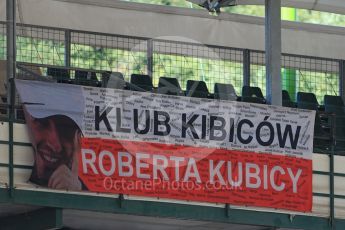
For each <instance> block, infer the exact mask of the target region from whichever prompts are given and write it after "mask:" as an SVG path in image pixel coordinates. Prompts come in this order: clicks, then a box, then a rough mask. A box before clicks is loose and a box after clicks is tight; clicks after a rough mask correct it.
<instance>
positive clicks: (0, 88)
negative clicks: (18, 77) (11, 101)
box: [0, 60, 7, 103]
mask: <svg viewBox="0 0 345 230" xmlns="http://www.w3.org/2000/svg"><path fill="white" fill-rule="evenodd" d="M6 70H7V62H6V61H3V60H0V100H2V101H3V102H4V103H5V102H6V101H5V100H6V99H7V90H6V82H7V71H6Z"/></svg>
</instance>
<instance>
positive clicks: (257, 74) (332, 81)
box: [250, 51, 340, 104]
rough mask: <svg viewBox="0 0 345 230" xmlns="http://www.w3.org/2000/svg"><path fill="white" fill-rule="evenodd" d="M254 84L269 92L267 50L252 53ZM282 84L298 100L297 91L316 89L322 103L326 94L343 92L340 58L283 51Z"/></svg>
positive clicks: (251, 67) (318, 98) (251, 70)
mask: <svg viewBox="0 0 345 230" xmlns="http://www.w3.org/2000/svg"><path fill="white" fill-rule="evenodd" d="M250 55H251V56H250V60H251V65H250V73H251V80H250V82H251V86H257V87H260V88H261V90H262V92H263V94H264V95H265V94H266V67H265V53H264V52H259V51H252V52H251V54H250ZM281 73H282V88H283V89H284V90H287V91H288V92H289V95H290V97H291V99H292V100H293V101H296V96H297V92H308V93H314V94H315V95H316V98H317V100H318V102H319V103H320V104H323V100H324V99H323V98H324V95H339V84H340V82H339V62H338V61H337V60H330V59H323V58H313V57H302V56H297V55H288V54H284V55H282V71H281Z"/></svg>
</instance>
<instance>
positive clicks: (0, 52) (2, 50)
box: [0, 23, 6, 60]
mask: <svg viewBox="0 0 345 230" xmlns="http://www.w3.org/2000/svg"><path fill="white" fill-rule="evenodd" d="M5 59H6V24H5V23H0V60H5Z"/></svg>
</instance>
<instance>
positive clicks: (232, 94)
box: [214, 83, 237, 101]
mask: <svg viewBox="0 0 345 230" xmlns="http://www.w3.org/2000/svg"><path fill="white" fill-rule="evenodd" d="M214 98H215V99H220V100H229V101H236V100H237V95H236V91H235V89H234V86H233V85H232V84H221V83H215V84H214Z"/></svg>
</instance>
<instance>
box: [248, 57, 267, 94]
mask: <svg viewBox="0 0 345 230" xmlns="http://www.w3.org/2000/svg"><path fill="white" fill-rule="evenodd" d="M250 85H251V86H255V87H259V88H260V89H261V91H262V93H263V95H264V96H265V95H266V66H265V53H264V52H260V51H251V52H250Z"/></svg>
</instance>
